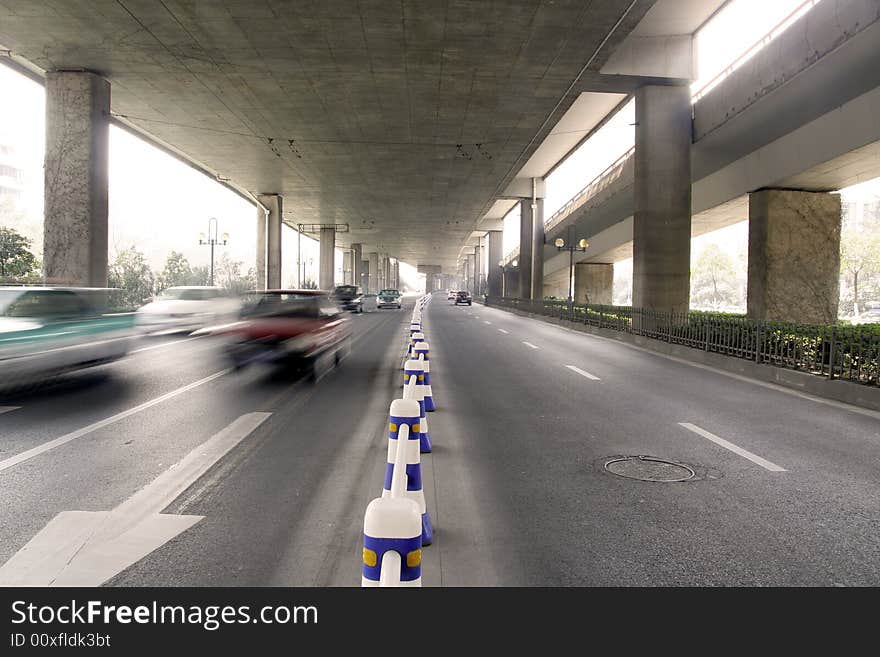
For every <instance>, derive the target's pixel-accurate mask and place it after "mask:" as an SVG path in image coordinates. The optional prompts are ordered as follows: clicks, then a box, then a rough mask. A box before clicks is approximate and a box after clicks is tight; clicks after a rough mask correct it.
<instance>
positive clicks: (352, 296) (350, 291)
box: [333, 285, 364, 313]
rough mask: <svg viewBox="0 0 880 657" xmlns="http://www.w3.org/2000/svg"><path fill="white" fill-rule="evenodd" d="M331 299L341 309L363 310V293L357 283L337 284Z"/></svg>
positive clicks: (358, 311)
mask: <svg viewBox="0 0 880 657" xmlns="http://www.w3.org/2000/svg"><path fill="white" fill-rule="evenodd" d="M333 299H334V300H335V301H336V303H337V304H339V307H340V308H342V309H343V310H350V311H351V312H353V313H362V312H364V295H363V293H362V292H361V290H360V288H359V287H358V286H357V285H337V286H336V288H335V289H334V290H333Z"/></svg>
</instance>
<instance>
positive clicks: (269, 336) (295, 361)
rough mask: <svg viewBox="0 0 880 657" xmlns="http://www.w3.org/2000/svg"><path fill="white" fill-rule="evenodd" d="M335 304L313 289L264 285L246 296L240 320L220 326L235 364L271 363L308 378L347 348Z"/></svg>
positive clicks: (346, 329)
mask: <svg viewBox="0 0 880 657" xmlns="http://www.w3.org/2000/svg"><path fill="white" fill-rule="evenodd" d="M349 321H350V320H348V319H347V318H346V317H345V316H343V314H342V312H341V310H340V309H339V306H337V305H336V303H335V301H334V300H333V299H332V298H331V297H330V296H329V295H328V294H327V293H326V292H321V291H319V290H267V291H266V292H260V293H256V294H255V295H253V296H251V297H250V299H248V301H247V303H246V304H245V305H244V307H243V308H242V311H241V320H240V321H238V322H236V323H234V324H231V325H229V326H227V327H224V328H223V329H222V331H220V332H219V333H220V334H222V335H225V336H226V337H227V338H228V339H229V342H228V344H227V345H226V351H227V355H228V356H229V359H230V360H231V361H232V364H233V366H234V367H235V368H236V369H240V368H242V367H245V366H246V365H249V364H251V363H261V362H262V363H276V364H280V365H293V366H297V367H298V368H300V369H306V370H307V371H308V372H309V374H310V375H311V376H312V378H313V379H317V378H320V376H321V375H322V374H323V373H324V372H325V371H327V370H328V369H329V368H330V367H332V366H333V365H334V364H338V363H339V362H340V361H341V360H342V358H344V357H345V356H346V355H347V354H348V353H349V351H350V350H351V344H350V343H351V328H350V326H349Z"/></svg>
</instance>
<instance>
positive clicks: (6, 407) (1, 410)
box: [0, 406, 21, 415]
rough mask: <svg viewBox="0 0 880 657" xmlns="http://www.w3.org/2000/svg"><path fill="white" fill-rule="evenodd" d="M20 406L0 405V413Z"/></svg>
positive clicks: (15, 409)
mask: <svg viewBox="0 0 880 657" xmlns="http://www.w3.org/2000/svg"><path fill="white" fill-rule="evenodd" d="M19 408H21V406H0V415H3V414H4V413H9V412H10V411H17V410H18V409H19Z"/></svg>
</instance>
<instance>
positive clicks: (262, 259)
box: [256, 205, 266, 290]
mask: <svg viewBox="0 0 880 657" xmlns="http://www.w3.org/2000/svg"><path fill="white" fill-rule="evenodd" d="M256 272H257V289H258V290H265V289H266V211H265V210H264V209H263V208H262V207H261V206H259V205H258V206H257V265H256Z"/></svg>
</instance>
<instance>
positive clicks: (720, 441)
mask: <svg viewBox="0 0 880 657" xmlns="http://www.w3.org/2000/svg"><path fill="white" fill-rule="evenodd" d="M678 424H679V426H681V427H684V428H685V429H687V430H688V431H693V432H694V433H695V434H697V435H699V436H702V437H703V438H705V439H707V440H711V441H712V442H713V443H715V444H716V445H720V446H721V447H723V448H724V449H729V450H730V451H731V452H733V453H734V454H739V455H740V456H742V457H743V458H746V459H748V460H749V461H751V462H752V463H757V464H758V465H760V466H761V467H762V468H764V469H765V470H769V471H770V472H786V469H785V468H781V467H779V466H778V465H776V464H775V463H772V462H771V461H768V460H767V459H763V458H761V457H760V456H758V455H757V454H752V453H751V452H750V451H748V450H746V449H743V448H742V447H739V446H737V445H734V444H733V443H731V442H729V441H727V440H724V438H721V437H719V436H716V435H715V434H714V433H710V432H709V431H706V430H705V429H702V428H700V427H698V426H697V425H696V424H691V423H690V422H679V423H678Z"/></svg>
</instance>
